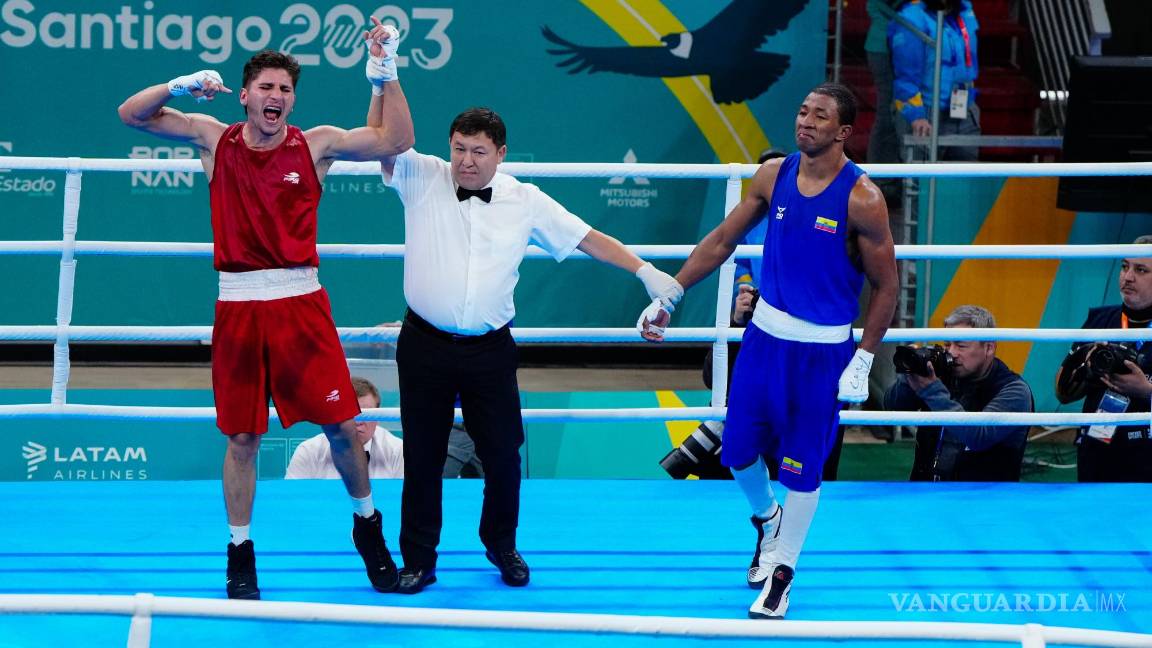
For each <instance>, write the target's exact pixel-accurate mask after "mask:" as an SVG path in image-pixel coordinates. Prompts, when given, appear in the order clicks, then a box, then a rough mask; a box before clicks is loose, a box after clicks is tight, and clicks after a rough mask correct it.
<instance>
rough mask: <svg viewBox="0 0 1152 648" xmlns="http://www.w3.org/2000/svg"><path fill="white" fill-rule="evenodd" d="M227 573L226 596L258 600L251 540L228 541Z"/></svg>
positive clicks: (253, 549) (254, 552) (258, 594)
mask: <svg viewBox="0 0 1152 648" xmlns="http://www.w3.org/2000/svg"><path fill="white" fill-rule="evenodd" d="M227 574H228V580H227V584H226V590H227V592H228V598H230V599H248V600H253V601H258V600H260V588H259V587H257V585H256V551H255V547H254V546H253V544H252V541H251V540H245V541H244V542H241V543H240V544H239V545H234V544H232V543H231V542H229V543H228V572H227Z"/></svg>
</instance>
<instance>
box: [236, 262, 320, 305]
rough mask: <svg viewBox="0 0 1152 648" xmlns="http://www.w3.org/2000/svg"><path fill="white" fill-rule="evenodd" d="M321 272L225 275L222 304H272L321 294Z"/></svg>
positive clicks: (308, 268) (280, 270)
mask: <svg viewBox="0 0 1152 648" xmlns="http://www.w3.org/2000/svg"><path fill="white" fill-rule="evenodd" d="M318 277H319V273H318V272H317V268H315V267H313V266H306V267H303V268H273V269H271V270H252V271H251V272H221V273H220V301H272V300H273V299H284V298H285V297H299V296H300V295H307V294H308V293H314V292H316V291H317V290H320V279H319V278H318Z"/></svg>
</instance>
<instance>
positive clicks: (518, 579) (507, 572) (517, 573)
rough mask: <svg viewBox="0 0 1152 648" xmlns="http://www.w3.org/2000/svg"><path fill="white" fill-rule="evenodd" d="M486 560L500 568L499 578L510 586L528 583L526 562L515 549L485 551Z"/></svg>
mask: <svg viewBox="0 0 1152 648" xmlns="http://www.w3.org/2000/svg"><path fill="white" fill-rule="evenodd" d="M484 555H485V556H486V557H487V558H488V562H490V563H492V564H493V565H496V567H497V568H498V569H499V570H500V579H501V580H503V581H504V584H505V585H509V586H511V587H524V586H525V585H527V584H528V563H526V562H524V557H523V556H521V555H520V552H519V551H516V550H515V549H508V550H506V551H486V552H484Z"/></svg>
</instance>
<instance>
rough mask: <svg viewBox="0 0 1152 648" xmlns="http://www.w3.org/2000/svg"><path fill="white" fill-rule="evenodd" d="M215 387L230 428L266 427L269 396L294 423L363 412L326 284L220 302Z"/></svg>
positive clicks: (220, 415) (221, 418)
mask: <svg viewBox="0 0 1152 648" xmlns="http://www.w3.org/2000/svg"><path fill="white" fill-rule="evenodd" d="M212 392H213V394H214V395H215V397H216V426H217V427H219V428H220V431H221V432H223V433H224V434H228V435H232V434H240V433H244V432H252V433H256V434H263V433H265V432H267V431H268V399H269V398H271V399H272V401H273V402H274V403H275V405H276V411H277V413H278V414H279V415H280V423H281V425H283V426H284V427H288V426H290V425H292V424H293V423H296V422H297V421H309V422H312V423H316V424H318V425H326V424H333V423H341V422H343V421H346V420H348V419H351V418H355V417H356V415H357V414H359V413H360V405H359V404H358V403H357V402H356V392H355V390H354V389H353V388H352V381H351V380H350V379H349V377H348V365H347V363H346V361H345V360H344V350H343V349H342V348H341V347H340V339H339V336H337V334H336V324H335V322H333V321H332V309H331V305H330V304H329V302H328V292H327V291H325V290H324V289H323V288H321V289H320V290H317V291H315V292H311V293H308V294H306V295H300V296H298V297H286V298H284V299H273V300H270V301H217V302H216V322H215V324H214V326H213V329H212Z"/></svg>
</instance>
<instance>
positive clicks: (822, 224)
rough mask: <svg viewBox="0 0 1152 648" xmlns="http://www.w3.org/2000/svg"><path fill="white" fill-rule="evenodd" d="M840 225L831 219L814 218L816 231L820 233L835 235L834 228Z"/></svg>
mask: <svg viewBox="0 0 1152 648" xmlns="http://www.w3.org/2000/svg"><path fill="white" fill-rule="evenodd" d="M839 224H840V223H838V222H836V221H834V220H832V219H831V218H824V217H823V216H817V217H816V229H818V230H820V231H821V232H828V233H829V234H835V233H836V227H837V226H838V225H839Z"/></svg>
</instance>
